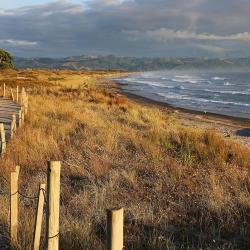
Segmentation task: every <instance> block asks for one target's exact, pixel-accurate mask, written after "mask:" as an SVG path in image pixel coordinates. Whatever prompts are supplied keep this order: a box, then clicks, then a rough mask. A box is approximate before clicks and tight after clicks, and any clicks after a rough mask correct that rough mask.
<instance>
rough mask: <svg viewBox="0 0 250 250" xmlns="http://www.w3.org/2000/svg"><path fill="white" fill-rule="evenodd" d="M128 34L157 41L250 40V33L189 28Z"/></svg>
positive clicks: (131, 38) (134, 39) (137, 38)
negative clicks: (219, 32)
mask: <svg viewBox="0 0 250 250" xmlns="http://www.w3.org/2000/svg"><path fill="white" fill-rule="evenodd" d="M123 32H124V33H125V34H127V35H128V40H130V41H137V40H145V39H150V40H154V41H157V42H168V41H169V40H199V41H250V33H249V32H243V33H236V34H231V35H215V34H209V33H196V32H192V31H187V30H177V31H176V30H171V29H165V28H161V29H158V30H146V31H138V30H128V31H123Z"/></svg>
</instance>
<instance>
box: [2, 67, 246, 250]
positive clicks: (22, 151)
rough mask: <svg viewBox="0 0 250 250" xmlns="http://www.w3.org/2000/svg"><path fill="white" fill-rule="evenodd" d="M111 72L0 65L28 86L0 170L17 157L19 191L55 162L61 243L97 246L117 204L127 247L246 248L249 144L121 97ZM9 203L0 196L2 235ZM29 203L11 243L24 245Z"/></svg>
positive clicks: (29, 228) (28, 236) (33, 187)
mask: <svg viewBox="0 0 250 250" xmlns="http://www.w3.org/2000/svg"><path fill="white" fill-rule="evenodd" d="M111 74H112V73H105V72H85V73H84V72H82V73H81V72H78V73H76V72H71V71H41V70H40V71H20V72H17V71H5V73H0V84H2V83H3V82H5V83H6V84H7V85H9V86H15V85H16V84H17V83H18V84H19V86H25V87H26V88H27V91H28V92H29V94H30V110H29V116H28V118H27V121H26V125H25V126H24V128H23V129H21V130H19V131H18V133H17V136H16V137H15V138H14V139H13V141H12V142H11V144H9V146H8V148H7V153H6V154H5V155H4V157H3V158H2V159H1V161H0V174H1V175H2V177H4V178H5V179H7V180H9V174H10V171H11V170H13V169H14V167H15V165H17V164H19V165H21V167H22V170H21V173H20V182H21V183H20V189H21V191H22V192H23V193H26V194H28V195H31V196H32V195H34V194H36V193H37V190H38V183H39V182H41V181H44V180H45V178H46V161H47V160H50V159H53V160H61V161H62V176H61V212H60V220H61V223H60V246H61V247H60V249H104V245H105V232H106V224H105V215H106V209H107V208H112V207H124V208H125V244H126V246H125V248H126V249H192V248H194V249H236V248H237V249H247V248H248V247H249V243H250V235H249V232H250V224H249V221H250V198H249V197H250V196H249V190H250V176H249V168H250V150H249V149H248V148H246V147H244V146H242V145H239V144H237V143H236V142H233V141H227V140H225V139H224V138H223V137H222V136H221V135H219V134H217V133H215V132H213V131H211V130H198V129H196V130H192V129H187V128H183V127H182V126H181V125H180V124H178V122H176V121H175V119H174V115H173V114H172V113H171V112H170V111H164V110H160V109H159V108H157V107H145V106H143V105H140V104H136V103H134V102H132V101H130V100H128V99H127V98H125V97H123V96H121V95H119V93H117V90H116V89H115V88H114V86H113V85H112V84H111V83H109V82H108V80H103V77H104V76H110V75H111ZM116 74H118V73H116ZM1 184H2V190H5V191H6V190H8V187H9V184H8V183H7V182H5V181H4V179H3V178H2V180H1ZM8 208H9V207H8V197H5V196H0V233H1V234H3V235H5V236H8V219H9V217H8ZM34 208H35V203H34V202H33V201H32V200H27V199H23V198H22V199H21V206H20V209H21V211H20V219H21V222H20V228H19V242H20V246H19V248H20V249H31V241H32V233H33V225H34V215H35V214H34Z"/></svg>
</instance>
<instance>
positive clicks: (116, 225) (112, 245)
mask: <svg viewBox="0 0 250 250" xmlns="http://www.w3.org/2000/svg"><path fill="white" fill-rule="evenodd" d="M123 213H124V212H123V208H120V209H112V210H107V250H122V249H123Z"/></svg>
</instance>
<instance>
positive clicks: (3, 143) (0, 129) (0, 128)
mask: <svg viewBox="0 0 250 250" xmlns="http://www.w3.org/2000/svg"><path fill="white" fill-rule="evenodd" d="M0 135H1V154H4V153H5V151H6V138H5V129H4V125H3V123H0Z"/></svg>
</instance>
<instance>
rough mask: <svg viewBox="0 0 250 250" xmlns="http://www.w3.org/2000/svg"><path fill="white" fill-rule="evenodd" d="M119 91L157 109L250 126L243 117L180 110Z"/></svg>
mask: <svg viewBox="0 0 250 250" xmlns="http://www.w3.org/2000/svg"><path fill="white" fill-rule="evenodd" d="M117 84H118V85H120V83H117ZM119 89H120V90H121V93H122V94H124V95H125V96H127V97H128V98H131V99H133V100H135V101H138V102H141V103H145V104H147V103H148V104H153V105H157V106H159V107H164V108H167V109H169V110H171V111H174V112H175V111H180V112H183V113H187V114H193V115H201V116H204V117H207V118H209V117H210V118H213V119H223V120H228V121H231V122H235V123H242V124H245V125H246V126H250V118H249V119H248V118H244V117H235V116H229V115H223V114H216V113H212V112H206V113H205V112H202V111H198V110H192V109H185V108H181V107H175V106H173V105H171V104H169V103H167V102H161V101H156V100H153V99H150V98H147V97H144V96H140V95H137V94H132V93H129V92H126V91H124V90H123V89H122V88H120V87H119Z"/></svg>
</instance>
